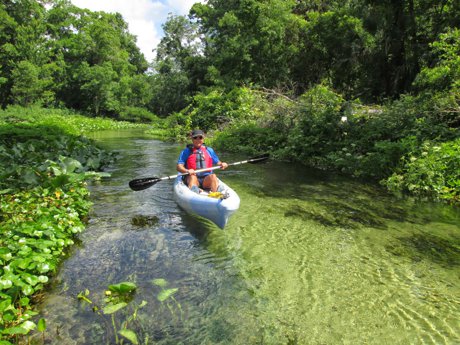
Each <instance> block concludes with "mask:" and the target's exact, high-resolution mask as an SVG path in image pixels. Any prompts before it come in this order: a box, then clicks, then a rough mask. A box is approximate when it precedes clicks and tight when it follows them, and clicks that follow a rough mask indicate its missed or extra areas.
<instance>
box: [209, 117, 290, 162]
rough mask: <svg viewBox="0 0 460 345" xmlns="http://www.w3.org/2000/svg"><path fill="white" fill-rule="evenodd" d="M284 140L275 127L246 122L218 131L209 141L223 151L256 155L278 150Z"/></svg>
mask: <svg viewBox="0 0 460 345" xmlns="http://www.w3.org/2000/svg"><path fill="white" fill-rule="evenodd" d="M282 140H283V137H282V136H281V135H280V134H279V133H278V132H277V131H276V130H274V129H271V128H261V127H258V126H257V125H254V124H245V125H241V126H235V127H232V128H228V129H227V130H225V132H218V133H216V135H215V137H214V138H213V139H212V141H208V142H207V143H208V144H209V145H210V146H213V147H215V148H216V149H219V150H221V151H227V152H240V153H245V154H248V155H256V154H259V153H265V152H270V153H272V152H274V151H276V150H277V149H278V147H279V146H280V143H281V141H282Z"/></svg>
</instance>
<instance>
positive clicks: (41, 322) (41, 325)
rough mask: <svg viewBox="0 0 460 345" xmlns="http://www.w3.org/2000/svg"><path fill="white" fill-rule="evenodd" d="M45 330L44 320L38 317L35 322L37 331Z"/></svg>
mask: <svg viewBox="0 0 460 345" xmlns="http://www.w3.org/2000/svg"><path fill="white" fill-rule="evenodd" d="M45 330H46V320H45V319H40V320H38V323H37V331H39V332H44V331H45Z"/></svg>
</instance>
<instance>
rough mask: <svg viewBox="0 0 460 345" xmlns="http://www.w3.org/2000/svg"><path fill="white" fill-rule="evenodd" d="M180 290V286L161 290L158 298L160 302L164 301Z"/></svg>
mask: <svg viewBox="0 0 460 345" xmlns="http://www.w3.org/2000/svg"><path fill="white" fill-rule="evenodd" d="M178 290H179V289H178V288H174V289H166V290H161V291H160V293H159V294H158V296H157V299H158V300H159V301H160V302H164V301H166V300H167V299H168V298H169V297H171V296H172V295H174V294H175V293H176V292H177V291H178Z"/></svg>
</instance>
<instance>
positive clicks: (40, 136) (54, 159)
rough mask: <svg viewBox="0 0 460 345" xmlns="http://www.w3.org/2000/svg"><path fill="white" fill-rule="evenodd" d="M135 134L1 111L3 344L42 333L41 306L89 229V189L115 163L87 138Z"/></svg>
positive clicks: (109, 125)
mask: <svg viewBox="0 0 460 345" xmlns="http://www.w3.org/2000/svg"><path fill="white" fill-rule="evenodd" d="M133 126H139V125H134V124H131V123H127V122H125V123H123V122H114V121H110V120H104V119H92V118H86V117H84V116H81V115H77V114H75V113H74V112H70V111H67V110H47V109H41V108H22V107H10V108H8V109H7V110H5V111H0V229H1V230H0V264H1V269H0V315H1V321H0V334H1V336H0V343H1V344H9V343H10V342H9V341H8V340H10V341H13V340H14V339H16V340H17V337H18V336H20V335H25V334H27V333H28V332H29V331H30V330H32V329H35V328H36V324H35V323H34V322H33V321H32V320H34V319H33V317H34V316H35V315H37V313H36V312H35V311H34V308H33V305H34V304H35V302H36V301H37V300H39V299H40V293H41V291H42V289H43V288H44V286H46V284H47V283H48V281H49V278H50V277H51V276H52V275H53V273H54V272H55V271H56V269H57V267H58V265H59V263H60V262H61V261H62V260H63V259H64V258H65V257H66V254H67V251H68V248H69V246H71V245H72V244H74V240H75V235H76V234H78V233H79V232H81V231H83V230H84V227H85V219H86V215H87V213H88V211H89V208H90V206H91V202H90V201H89V198H88V195H89V193H88V189H87V187H86V182H85V181H86V180H87V179H89V178H101V177H103V176H105V174H104V173H103V172H101V169H102V168H104V167H106V166H107V165H108V164H110V163H111V162H112V161H113V159H114V158H115V153H108V152H105V151H104V150H102V149H101V148H99V147H97V145H95V143H94V142H92V141H91V140H89V139H87V138H86V137H84V136H82V135H81V134H82V133H88V132H91V131H96V130H101V129H116V128H125V127H133Z"/></svg>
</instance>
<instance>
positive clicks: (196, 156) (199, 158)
mask: <svg viewBox="0 0 460 345" xmlns="http://www.w3.org/2000/svg"><path fill="white" fill-rule="evenodd" d="M189 149H190V150H191V151H192V153H191V154H190V156H188V158H187V161H186V162H185V167H186V168H187V169H194V170H198V169H203V168H211V167H212V158H211V155H210V154H209V152H208V150H206V146H204V145H201V147H200V148H199V149H196V148H195V147H189Z"/></svg>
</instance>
